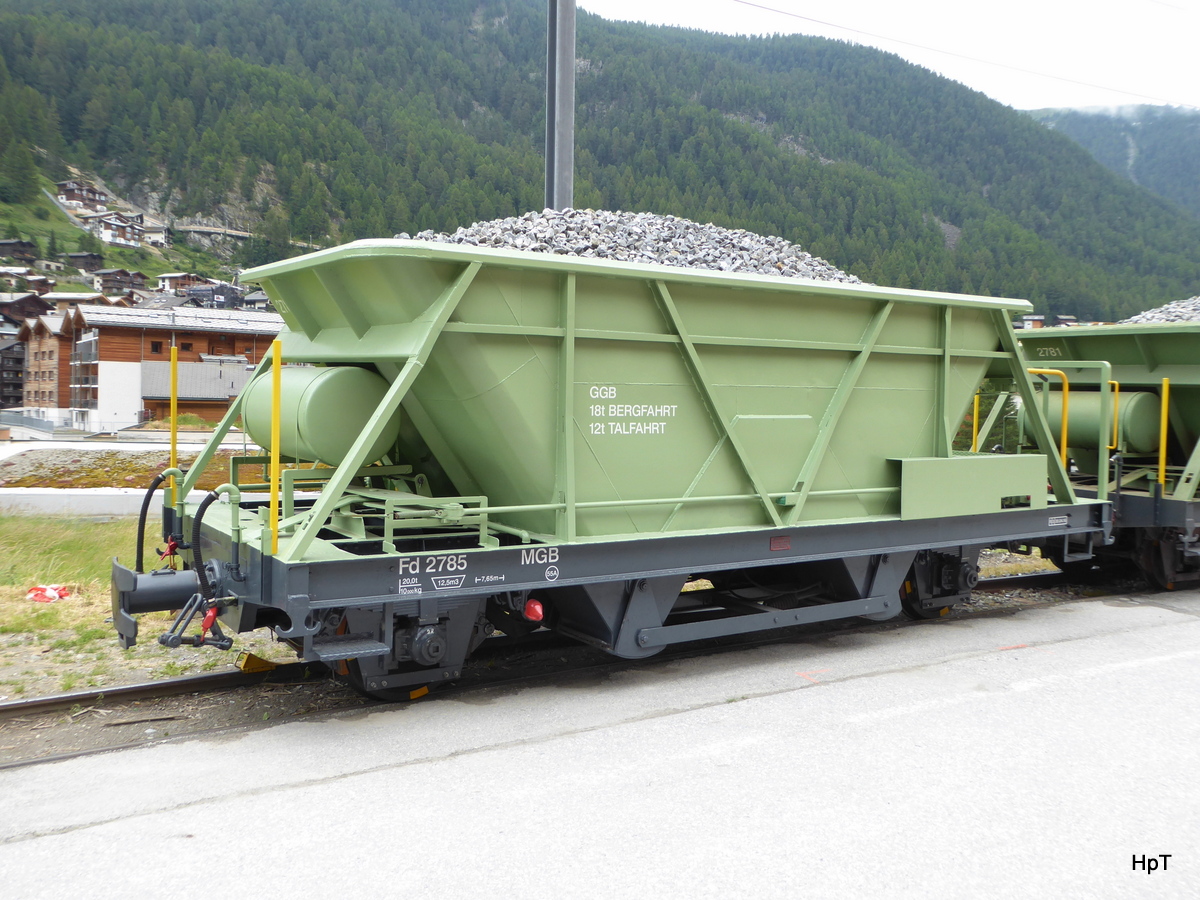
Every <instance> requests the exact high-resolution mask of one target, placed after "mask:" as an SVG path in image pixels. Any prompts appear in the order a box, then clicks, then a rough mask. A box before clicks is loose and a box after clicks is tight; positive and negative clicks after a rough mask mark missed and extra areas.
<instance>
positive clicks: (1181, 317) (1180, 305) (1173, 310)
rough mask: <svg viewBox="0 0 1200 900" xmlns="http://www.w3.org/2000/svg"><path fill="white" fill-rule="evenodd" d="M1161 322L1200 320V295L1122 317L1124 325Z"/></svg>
mask: <svg viewBox="0 0 1200 900" xmlns="http://www.w3.org/2000/svg"><path fill="white" fill-rule="evenodd" d="M1160 322H1200V296H1197V297H1189V298H1188V299H1187V300H1172V301H1171V302H1170V303H1167V304H1165V305H1164V306H1158V307H1155V308H1154V309H1148V310H1146V311H1145V312H1140V313H1138V314H1137V315H1136V316H1130V317H1129V318H1128V319H1122V320H1121V322H1120V324H1122V325H1153V324H1157V323H1160Z"/></svg>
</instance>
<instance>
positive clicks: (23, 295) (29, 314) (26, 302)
mask: <svg viewBox="0 0 1200 900" xmlns="http://www.w3.org/2000/svg"><path fill="white" fill-rule="evenodd" d="M53 309H54V304H53V303H52V302H51V301H49V300H47V299H46V297H45V295H42V296H38V294H37V293H36V292H35V291H19V292H17V293H10V294H0V312H2V313H4V315H6V316H8V317H9V318H10V319H14V320H16V321H17V322H24V321H25V320H26V319H36V318H37V317H38V316H43V315H45V314H46V313H48V312H50V311H51V310H53Z"/></svg>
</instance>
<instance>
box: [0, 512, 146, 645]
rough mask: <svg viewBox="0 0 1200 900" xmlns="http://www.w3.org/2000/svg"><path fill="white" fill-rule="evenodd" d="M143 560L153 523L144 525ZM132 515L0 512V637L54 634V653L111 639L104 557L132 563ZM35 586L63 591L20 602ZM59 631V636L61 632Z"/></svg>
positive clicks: (107, 567)
mask: <svg viewBox="0 0 1200 900" xmlns="http://www.w3.org/2000/svg"><path fill="white" fill-rule="evenodd" d="M146 531H147V535H146V537H147V556H146V559H147V561H148V562H157V558H156V557H155V556H153V555H152V554H153V543H152V542H153V541H154V540H157V539H158V537H159V535H158V533H157V524H154V525H148V526H147V529H146ZM136 540H137V522H136V520H134V519H132V518H129V519H117V520H114V521H111V522H86V521H83V522H81V521H79V520H76V519H57V518H44V517H37V516H0V634H22V633H27V634H37V635H48V633H51V632H57V633H56V634H55V635H54V636H55V637H56V638H57V640H56V641H55V644H54V649H56V650H78V649H82V648H84V647H86V646H88V645H91V644H93V643H94V642H96V641H97V640H104V639H106V638H108V637H111V631H112V630H111V627H110V626H108V625H106V624H105V621H104V620H105V619H106V618H108V616H109V615H111V601H110V599H109V579H110V578H111V576H112V558H113V557H114V556H120V557H121V558H122V559H124V560H126V561H127V562H130V563H131V562H132V561H133V556H134V552H133V551H134V544H135V543H136ZM38 584H62V585H66V587H67V589H68V590H69V591H70V592H71V593H70V596H69V597H65V598H63V599H62V600H59V601H58V602H57V603H34V602H33V601H31V600H26V599H25V595H26V593H28V591H29V589H30V588H32V587H33V586H34V585H38ZM62 632H67V634H62Z"/></svg>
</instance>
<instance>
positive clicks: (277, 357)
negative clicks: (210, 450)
mask: <svg viewBox="0 0 1200 900" xmlns="http://www.w3.org/2000/svg"><path fill="white" fill-rule="evenodd" d="M282 354H283V350H282V344H281V342H280V341H279V340H274V341H272V342H271V478H270V482H271V555H272V556H278V555H279V480H280V472H279V405H280V404H279V400H280V394H281V392H282V391H281V378H280V372H281V370H282V369H283V355H282Z"/></svg>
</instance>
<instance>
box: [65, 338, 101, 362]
mask: <svg viewBox="0 0 1200 900" xmlns="http://www.w3.org/2000/svg"><path fill="white" fill-rule="evenodd" d="M99 359H100V344H99V342H98V341H87V342H86V343H85V342H84V341H80V342H79V343H78V344H76V345H75V349H74V350H72V351H71V365H73V366H77V365H81V364H83V363H94V362H98V361H99Z"/></svg>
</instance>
